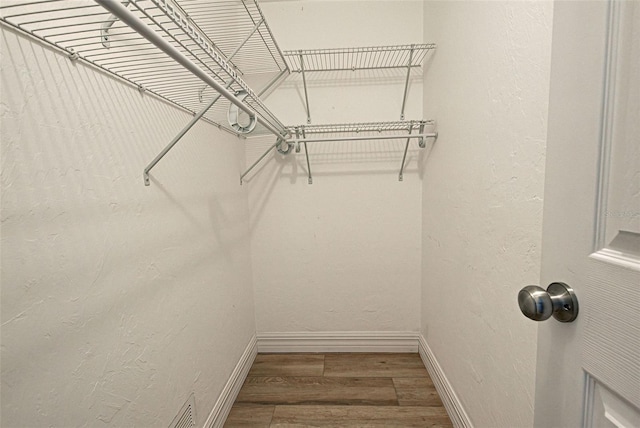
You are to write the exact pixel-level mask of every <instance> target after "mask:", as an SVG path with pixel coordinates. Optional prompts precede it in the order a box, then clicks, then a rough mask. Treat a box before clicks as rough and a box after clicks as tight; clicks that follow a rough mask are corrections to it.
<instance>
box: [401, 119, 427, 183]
mask: <svg viewBox="0 0 640 428" xmlns="http://www.w3.org/2000/svg"><path fill="white" fill-rule="evenodd" d="M411 131H413V122H411V124H410V125H409V135H411ZM420 133H421V134H422V132H420ZM409 141H411V137H408V138H407V143H406V144H405V145H404V155H403V156H402V164H401V165H400V174H399V175H398V181H402V180H403V178H404V177H403V175H402V173H403V172H404V162H405V160H406V159H407V150H408V149H409ZM420 141H422V140H420Z"/></svg>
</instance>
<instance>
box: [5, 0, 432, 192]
mask: <svg viewBox="0 0 640 428" xmlns="http://www.w3.org/2000/svg"><path fill="white" fill-rule="evenodd" d="M0 23H2V24H3V25H7V26H10V27H12V28H15V29H17V30H19V31H21V32H23V33H26V34H28V35H30V36H32V37H35V38H36V39H38V40H40V41H42V42H44V43H46V44H48V45H50V46H52V47H55V48H56V49H59V50H61V51H63V52H65V53H66V54H67V55H68V56H69V58H70V60H72V61H78V60H79V61H84V62H87V63H89V64H91V65H93V66H96V67H98V68H100V69H102V70H104V71H106V72H108V73H111V74H113V75H115V76H117V77H118V78H120V79H123V80H124V81H126V82H128V83H130V84H132V85H135V86H136V87H137V88H138V89H139V90H140V92H143V93H144V92H149V93H152V94H154V95H155V96H157V97H160V98H162V99H164V100H166V101H168V102H170V103H172V104H174V105H176V106H178V107H179V108H182V109H184V110H186V111H188V112H190V113H191V114H193V115H194V117H193V119H192V120H191V121H189V123H188V124H187V125H186V126H185V127H184V128H183V129H182V130H181V131H180V132H179V133H178V134H177V135H176V136H175V137H174V139H173V140H172V141H171V142H170V143H169V144H168V145H167V146H166V147H165V148H164V149H163V150H162V151H161V152H160V153H159V154H158V155H157V156H156V157H155V158H154V159H153V160H152V161H151V162H150V163H149V165H147V167H146V168H145V169H144V171H143V176H144V181H145V184H146V185H149V183H150V180H149V172H150V171H151V169H152V168H153V167H155V165H156V164H157V163H158V162H159V161H160V160H161V159H162V158H163V157H164V156H165V155H166V154H167V153H168V152H169V151H170V150H171V149H172V148H173V147H174V146H175V145H176V144H177V143H178V142H179V141H180V139H181V138H182V137H183V136H184V135H185V134H186V133H187V132H188V131H189V130H190V129H191V128H192V127H193V126H194V125H195V123H197V122H198V121H199V120H205V121H208V122H210V123H212V124H214V125H216V126H217V127H218V128H220V129H222V130H225V131H227V132H230V133H232V134H234V135H237V136H239V137H244V136H245V135H246V134H248V133H250V132H251V133H252V135H264V134H273V135H275V136H276V142H275V143H274V144H273V145H272V146H271V147H270V148H269V150H267V151H266V152H265V153H264V154H263V155H262V156H261V157H260V158H259V159H258V160H257V161H256V162H255V163H254V164H253V165H251V167H249V169H248V170H247V171H246V172H245V173H244V174H242V175H241V177H240V183H242V180H243V179H244V177H245V176H246V175H247V174H248V173H249V172H250V171H251V170H252V169H253V168H254V167H255V166H256V165H257V164H258V163H259V162H261V161H262V159H264V157H265V156H266V155H267V154H268V153H269V152H270V151H271V150H273V149H277V151H279V152H280V153H283V154H287V153H289V152H291V151H292V150H293V148H295V150H296V152H299V151H300V150H301V146H302V147H304V149H305V155H306V160H307V167H308V174H309V177H308V178H309V183H312V176H311V169H310V162H309V155H308V147H307V144H308V143H320V142H329V141H354V140H380V139H406V145H405V150H404V156H403V160H402V164H401V168H400V174H399V180H400V181H402V177H403V170H404V165H405V160H406V155H407V148H408V146H409V142H410V141H411V139H418V145H419V147H424V146H425V144H426V143H425V139H427V138H437V132H435V125H434V123H433V121H425V120H421V121H404V120H401V121H399V122H374V123H351V124H333V125H314V126H310V125H300V126H285V125H283V124H282V122H280V120H278V118H277V117H276V116H275V115H274V114H273V113H272V112H271V111H270V110H269V109H268V108H267V107H266V106H265V104H264V103H263V101H262V100H261V99H260V96H261V95H262V94H264V93H265V92H267V91H268V90H270V89H272V88H273V87H275V86H276V85H277V84H279V83H281V82H282V80H284V79H285V78H286V77H287V76H288V75H289V74H290V73H291V71H294V72H299V73H302V76H303V81H305V79H306V77H305V73H307V72H315V71H339V70H354V71H355V70H375V69H390V68H406V69H407V77H406V83H405V91H404V100H403V106H402V114H401V119H404V104H405V101H406V96H407V89H408V83H409V76H410V74H411V70H412V69H414V68H417V67H421V65H422V62H423V61H424V58H425V57H426V55H427V54H428V52H429V51H430V50H432V49H434V48H435V45H434V44H421V45H401V46H376V47H365V48H349V49H324V50H298V51H289V52H284V53H283V52H282V51H281V50H280V48H279V47H278V45H277V43H276V41H275V39H274V38H273V35H272V33H271V30H270V29H269V26H268V25H267V22H266V20H265V18H264V15H263V14H262V11H261V10H260V7H259V5H258V3H257V0H73V1H71V0H29V1H27V0H3V2H2V3H1V4H0ZM285 58H286V59H285ZM256 76H259V77H260V78H258V79H257V80H258V81H261V82H263V83H262V88H261V90H260V91H259V92H258V93H256V92H254V91H253V89H252V88H251V87H250V86H249V85H248V84H247V83H246V80H252V79H254V78H256ZM305 99H306V104H307V116H308V121H310V114H309V108H308V104H309V102H308V97H307V87H306V82H305ZM425 127H428V128H429V129H430V131H429V132H426V131H425Z"/></svg>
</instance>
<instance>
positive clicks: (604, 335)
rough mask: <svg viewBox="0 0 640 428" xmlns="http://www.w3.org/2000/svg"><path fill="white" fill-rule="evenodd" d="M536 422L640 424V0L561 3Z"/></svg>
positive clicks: (555, 25) (551, 110) (555, 42)
mask: <svg viewBox="0 0 640 428" xmlns="http://www.w3.org/2000/svg"><path fill="white" fill-rule="evenodd" d="M549 102H550V104H549V131H548V149H547V157H546V159H547V161H546V162H547V164H546V171H547V172H546V184H545V195H544V206H545V208H544V223H543V224H544V228H543V246H542V274H541V278H542V282H543V284H540V285H541V286H543V288H546V287H547V285H548V284H550V283H551V282H556V281H558V282H565V283H567V284H569V285H570V286H571V287H573V289H574V290H575V292H576V295H577V297H578V300H579V304H580V310H579V315H578V317H577V319H576V320H575V321H574V322H572V323H560V322H558V321H556V320H555V319H553V318H550V319H549V320H547V321H544V322H541V323H540V324H539V330H538V355H537V370H536V379H537V381H536V397H535V409H534V412H535V417H534V423H535V425H536V426H538V427H579V426H586V427H607V426H608V427H640V125H639V124H640V1H637V0H627V1H559V2H556V3H555V7H554V23H553V47H552V61H551V91H550V101H549Z"/></svg>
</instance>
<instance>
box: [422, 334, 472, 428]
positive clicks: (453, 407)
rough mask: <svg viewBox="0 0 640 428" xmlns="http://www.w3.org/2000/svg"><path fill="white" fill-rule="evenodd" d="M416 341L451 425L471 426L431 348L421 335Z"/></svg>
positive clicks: (458, 427)
mask: <svg viewBox="0 0 640 428" xmlns="http://www.w3.org/2000/svg"><path fill="white" fill-rule="evenodd" d="M418 343H419V352H420V358H422V362H423V363H424V365H425V367H426V368H427V371H428V372H429V376H431V380H433V384H434V385H435V387H436V390H437V391H438V395H440V398H441V399H442V403H443V404H444V407H445V409H447V413H448V414H449V418H450V419H451V422H452V423H453V426H454V427H456V428H473V424H472V423H471V419H469V415H467V412H465V410H464V407H463V406H462V402H461V401H460V399H459V398H458V396H457V395H456V393H455V391H454V390H453V386H451V383H449V380H448V379H447V376H446V375H445V374H444V371H443V370H442V367H441V366H440V364H439V363H438V360H436V356H435V355H434V354H433V352H432V351H431V348H429V345H428V344H427V341H426V340H425V338H424V336H423V335H419V337H418Z"/></svg>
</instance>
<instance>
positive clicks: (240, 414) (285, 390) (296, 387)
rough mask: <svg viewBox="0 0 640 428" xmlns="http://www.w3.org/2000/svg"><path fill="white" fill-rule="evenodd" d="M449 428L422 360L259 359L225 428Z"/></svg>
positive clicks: (312, 356)
mask: <svg viewBox="0 0 640 428" xmlns="http://www.w3.org/2000/svg"><path fill="white" fill-rule="evenodd" d="M292 426H297V427H302V426H312V427H313V426H341V427H342V426H360V427H362V426H385V427H394V426H395V427H451V426H452V425H451V421H450V420H449V417H448V416H447V412H446V411H445V409H444V407H443V405H442V401H441V400H440V397H438V394H437V392H436V390H435V387H434V386H433V382H432V381H431V379H430V378H429V374H428V373H427V370H426V369H425V368H424V365H423V364H422V360H421V359H420V356H419V355H418V354H378V353H376V354H360V353H358V354H258V356H257V358H256V360H255V362H254V363H253V366H252V367H251V371H250V372H249V375H248V376H247V380H246V381H245V383H244V385H243V386H242V389H241V390H240V393H239V394H238V398H237V399H236V402H235V403H234V405H233V408H232V409H231V413H230V414H229V417H228V418H227V422H226V424H225V427H292Z"/></svg>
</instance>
